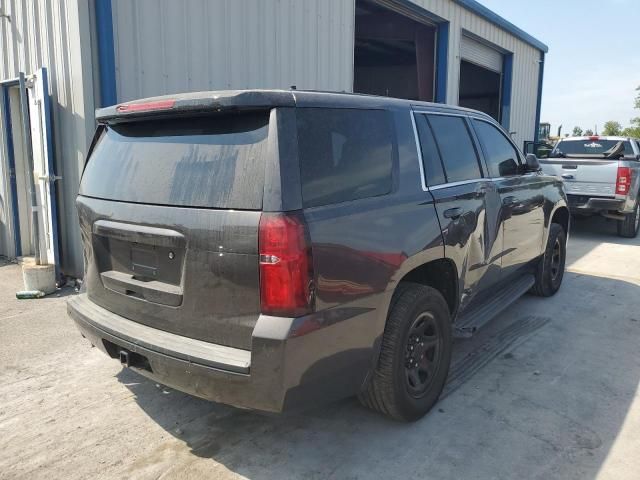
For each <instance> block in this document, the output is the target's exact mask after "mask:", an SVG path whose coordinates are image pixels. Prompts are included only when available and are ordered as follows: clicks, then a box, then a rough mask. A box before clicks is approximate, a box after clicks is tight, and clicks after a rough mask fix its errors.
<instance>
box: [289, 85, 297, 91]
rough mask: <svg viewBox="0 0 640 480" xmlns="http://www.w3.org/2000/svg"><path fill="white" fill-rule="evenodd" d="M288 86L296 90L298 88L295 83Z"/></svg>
mask: <svg viewBox="0 0 640 480" xmlns="http://www.w3.org/2000/svg"><path fill="white" fill-rule="evenodd" d="M289 88H290V89H291V90H297V89H298V87H296V86H295V85H291V86H290V87H289Z"/></svg>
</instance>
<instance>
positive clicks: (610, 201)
mask: <svg viewBox="0 0 640 480" xmlns="http://www.w3.org/2000/svg"><path fill="white" fill-rule="evenodd" d="M567 198H568V200H569V209H570V210H571V213H582V214H589V213H601V212H618V213H627V212H626V211H625V206H626V203H627V202H626V200H625V199H623V198H622V199H620V198H605V197H588V196H584V195H570V194H568V195H567Z"/></svg>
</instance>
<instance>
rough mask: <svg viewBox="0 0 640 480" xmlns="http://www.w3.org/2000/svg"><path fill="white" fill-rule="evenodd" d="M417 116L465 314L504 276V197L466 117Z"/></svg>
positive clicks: (426, 167)
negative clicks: (488, 172)
mask: <svg viewBox="0 0 640 480" xmlns="http://www.w3.org/2000/svg"><path fill="white" fill-rule="evenodd" d="M414 119H415V122H416V123H415V124H416V130H417V132H418V137H419V141H420V145H421V154H422V162H423V169H424V173H425V176H426V182H427V185H428V187H429V190H430V192H431V194H432V195H433V198H434V201H435V205H436V210H437V213H438V219H439V220H440V225H441V228H442V232H443V238H444V243H445V255H446V256H447V257H448V258H451V259H452V260H453V261H454V262H455V263H456V266H457V268H458V274H459V277H460V285H459V291H460V293H461V301H460V308H459V312H458V313H460V314H461V313H463V312H464V310H466V309H467V308H468V306H469V305H470V304H471V303H472V300H473V298H474V296H475V295H476V294H477V293H478V292H479V291H482V290H485V289H487V288H489V287H491V286H492V285H494V284H495V283H496V282H498V280H499V279H500V269H501V265H500V253H501V251H502V230H501V229H500V222H499V217H498V215H499V210H500V199H499V196H498V194H497V192H496V190H495V188H494V185H493V182H491V180H490V179H488V178H486V175H485V174H484V169H483V168H482V165H481V162H480V157H479V152H478V151H477V150H476V147H475V144H474V142H473V140H472V135H471V126H470V124H469V120H468V119H467V118H466V117H464V116H456V115H448V114H447V115H443V114H430V113H419V112H415V113H414Z"/></svg>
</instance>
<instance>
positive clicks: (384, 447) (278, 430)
mask: <svg viewBox="0 0 640 480" xmlns="http://www.w3.org/2000/svg"><path fill="white" fill-rule="evenodd" d="M574 225H575V228H574V230H573V232H572V236H573V238H574V239H576V240H577V241H578V243H579V244H580V245H579V247H580V248H581V249H582V250H581V253H580V254H579V255H578V257H581V256H583V255H585V254H586V253H588V251H589V247H588V245H591V246H592V248H594V247H595V246H597V245H598V242H603V241H604V242H608V243H616V242H621V243H622V244H623V245H637V244H638V243H637V240H635V239H634V240H629V241H627V240H625V239H618V237H616V236H615V224H613V231H612V232H611V231H608V230H607V229H608V228H609V227H611V225H608V223H607V222H604V223H603V222H601V221H600V219H596V220H595V221H592V220H583V221H581V222H575V223H574ZM603 227H604V229H603ZM585 245H587V246H585ZM639 280H640V276H639ZM639 284H640V283H639V282H634V281H625V280H620V279H610V278H603V277H602V276H592V275H585V274H577V273H571V272H567V274H566V277H565V284H564V285H563V288H562V289H561V291H560V292H559V293H558V294H557V295H556V296H555V297H553V298H551V299H540V298H536V297H532V296H525V297H524V298H523V299H521V300H519V301H518V302H516V303H515V304H514V305H513V306H512V307H511V308H509V309H508V310H507V311H506V312H504V313H503V314H502V315H500V316H499V317H497V318H496V319H495V320H494V321H493V322H492V323H491V324H490V325H488V326H487V328H486V329H485V330H483V331H481V332H480V333H479V334H478V335H476V336H475V337H473V338H472V339H471V340H465V341H461V342H458V343H457V345H456V353H455V356H454V364H453V366H452V369H451V372H450V376H449V381H448V384H447V387H446V389H445V392H444V394H443V398H442V399H441V401H440V403H439V404H437V405H436V407H435V408H434V410H433V411H432V412H431V413H430V414H429V415H428V416H427V417H425V418H424V419H423V420H421V421H419V422H417V423H413V424H400V423H396V422H393V421H390V420H387V419H386V418H384V417H382V416H380V415H377V414H375V413H373V412H369V411H367V410H365V409H364V408H362V407H360V406H359V405H358V404H357V402H356V401H355V400H353V399H347V400H344V401H340V402H337V403H333V404H331V405H328V406H326V407H323V408H320V409H314V410H310V411H306V412H303V413H298V414H294V415H287V416H283V417H270V416H264V415H261V414H256V413H251V412H246V411H241V410H237V409H234V408H231V407H226V406H222V405H216V404H212V403H209V402H206V401H203V400H199V399H196V398H193V397H190V396H188V395H184V394H182V393H179V392H176V391H173V390H170V389H166V388H164V387H161V386H158V385H156V384H154V383H152V382H150V381H148V380H146V379H144V378H143V377H140V376H138V375H137V374H135V373H133V372H131V371H128V370H123V371H122V372H121V373H120V374H119V375H118V378H119V380H120V381H121V382H122V383H123V384H125V385H126V386H127V387H128V388H129V389H130V390H131V391H132V392H133V394H134V395H135V398H136V401H137V403H138V404H139V406H140V408H142V409H143V410H144V411H145V412H146V413H147V414H148V415H149V416H150V417H151V418H152V419H153V420H154V421H155V422H156V423H157V424H159V425H160V426H161V427H162V428H164V429H165V430H166V431H167V432H169V433H170V434H171V435H173V436H174V437H175V438H177V439H179V440H180V441H181V442H184V443H185V444H186V445H187V446H188V447H189V450H188V451H185V453H181V452H180V451H179V450H177V449H176V450H175V451H174V452H173V454H172V455H167V452H166V446H165V447H162V450H161V451H160V450H159V451H158V452H157V455H156V456H155V457H153V456H152V458H147V459H146V462H147V463H148V462H154V461H155V462H157V463H158V465H159V468H160V469H162V470H163V472H164V473H167V474H169V475H175V476H179V477H182V476H189V475H193V476H194V477H195V476H197V475H199V474H202V475H207V474H210V473H211V468H212V467H211V465H212V464H211V463H210V462H207V461H206V460H207V459H213V460H215V461H216V462H218V463H220V464H222V465H223V466H224V468H226V469H227V470H229V471H231V472H234V473H236V474H240V475H243V476H245V477H247V478H251V479H265V480H266V479H274V478H278V479H282V478H301V477H304V478H307V479H309V478H425V475H428V476H429V478H518V477H523V478H559V477H562V478H595V477H596V476H597V475H598V472H599V471H600V470H601V468H602V466H603V464H605V462H608V463H609V464H610V467H609V470H608V471H609V473H610V476H612V477H614V478H622V476H624V475H611V472H616V471H617V470H616V469H618V468H621V469H622V470H621V472H622V473H623V474H624V468H625V467H624V461H623V460H620V462H618V461H617V456H616V453H615V452H614V451H613V448H614V443H615V442H616V440H619V437H620V435H621V434H622V431H623V429H624V426H625V421H628V419H627V416H628V414H629V410H630V406H631V405H632V402H633V401H634V398H635V397H636V395H637V388H638V382H639V379H640V360H639V356H638V339H639V337H640V295H639V293H640V291H639V287H638V285H639ZM636 409H637V406H636ZM635 415H638V414H637V413H636V414H635ZM183 450H184V449H183ZM181 455H182V457H181ZM185 455H186V457H185ZM620 465H622V466H620ZM135 468H136V466H135V465H134V466H133V471H132V473H135ZM626 473H627V477H628V478H633V475H634V474H633V472H631V471H628V472H626Z"/></svg>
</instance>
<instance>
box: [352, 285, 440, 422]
mask: <svg viewBox="0 0 640 480" xmlns="http://www.w3.org/2000/svg"><path fill="white" fill-rule="evenodd" d="M451 329H452V327H451V316H450V313H449V307H448V306H447V302H446V301H445V299H444V298H443V296H442V295H441V294H440V292H438V291H437V290H436V289H434V288H431V287H427V286H424V285H419V284H416V283H408V282H407V283H401V284H400V285H399V286H398V289H397V291H396V292H395V293H394V296H393V299H392V301H391V308H390V310H389V316H388V317H387V324H386V327H385V331H384V335H383V338H382V346H381V350H380V358H379V359H378V365H377V367H376V369H375V370H374V371H373V373H372V375H371V377H370V378H369V381H368V382H367V385H366V386H365V389H364V391H363V392H361V393H360V395H359V396H358V398H359V400H360V402H361V403H362V404H363V405H364V406H365V407H368V408H371V409H372V410H377V411H378V412H381V413H383V414H384V415H387V416H389V417H391V418H393V419H395V420H400V421H405V422H409V421H415V420H418V419H419V418H421V417H423V416H424V415H425V414H426V413H427V412H428V411H429V410H431V408H432V407H433V405H434V404H435V403H436V401H437V400H438V397H439V396H440V393H441V392H442V389H443V388H444V383H445V381H446V379H447V374H448V371H449V364H450V363H451V350H452V331H451ZM421 330H422V331H423V334H420V331H421ZM410 367H411V368H410Z"/></svg>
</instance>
